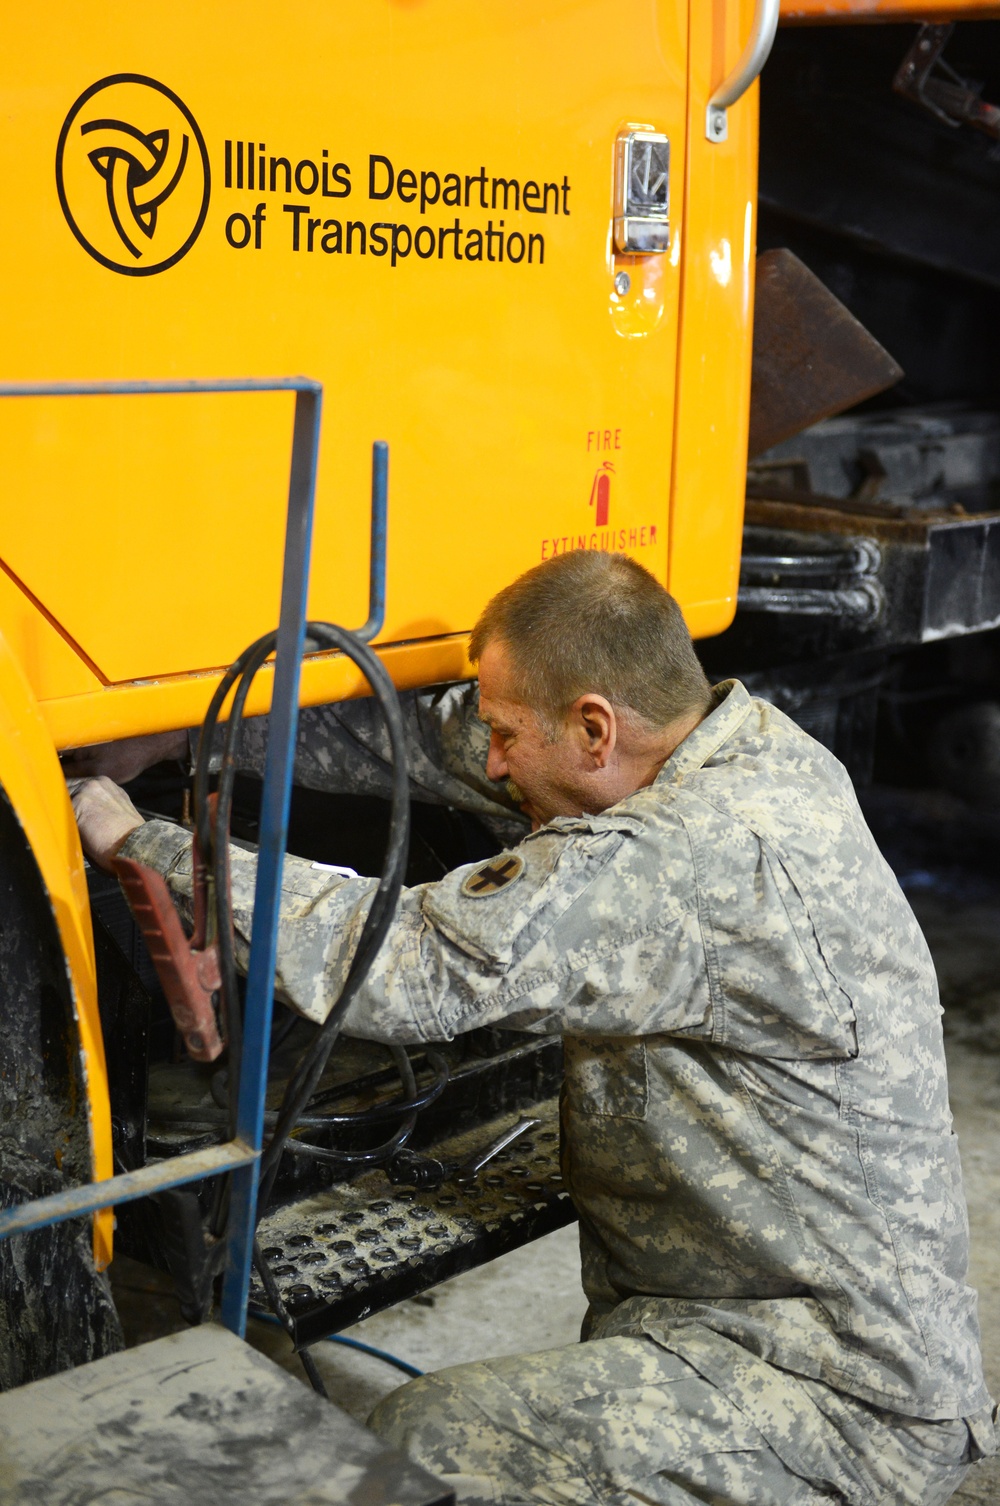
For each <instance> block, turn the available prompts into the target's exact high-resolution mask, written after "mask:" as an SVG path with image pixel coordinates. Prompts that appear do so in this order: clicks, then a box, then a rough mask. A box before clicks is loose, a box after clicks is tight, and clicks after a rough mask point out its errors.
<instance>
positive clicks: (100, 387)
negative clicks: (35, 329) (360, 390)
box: [0, 377, 323, 397]
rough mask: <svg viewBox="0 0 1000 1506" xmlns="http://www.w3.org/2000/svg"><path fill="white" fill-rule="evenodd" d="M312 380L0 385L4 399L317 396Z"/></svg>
mask: <svg viewBox="0 0 1000 1506" xmlns="http://www.w3.org/2000/svg"><path fill="white" fill-rule="evenodd" d="M322 391H323V384H322V382H316V381H313V379H312V378H311V377H192V378H190V380H188V379H184V380H173V379H170V378H167V379H164V380H163V381H150V382H130V381H122V382H118V381H107V382H0V397H123V396H125V397H127V396H129V395H130V394H131V395H132V396H142V395H143V394H148V395H150V396H152V395H157V394H160V393H168V392H316V393H320V392H322Z"/></svg>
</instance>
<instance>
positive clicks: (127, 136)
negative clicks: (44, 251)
mask: <svg viewBox="0 0 1000 1506" xmlns="http://www.w3.org/2000/svg"><path fill="white" fill-rule="evenodd" d="M56 187H57V189H58V191H59V202H60V204H61V205H62V211H63V214H64V215H65V216H66V220H67V222H68V224H69V227H70V229H71V230H72V232H73V234H74V235H75V236H76V238H77V240H78V241H79V242H80V245H81V246H83V248H84V250H85V251H89V252H90V254H91V256H92V257H94V259H95V260H96V261H99V262H100V263H101V265H102V266H103V267H109V268H110V269H111V271H112V272H124V273H125V274H126V276H129V277H149V276H151V275H152V274H153V273H154V272H165V271H166V269H167V268H168V267H172V266H173V265H174V263H175V262H178V261H180V259H181V257H182V256H184V255H186V253H187V252H188V251H190V249H191V247H192V246H193V245H194V243H195V241H196V240H197V238H198V234H199V232H200V230H201V227H202V225H203V224H204V223H205V215H206V214H207V212H208V199H209V193H210V190H211V176H210V172H209V166H208V151H207V149H206V147H205V140H204V137H203V136H202V134H201V131H200V130H199V129H198V123H197V121H196V120H195V118H194V116H193V115H192V114H191V111H190V110H189V109H188V108H187V106H186V105H185V104H183V103H182V101H181V100H180V99H178V97H177V95H176V94H175V93H174V92H173V90H172V89H168V88H167V87H166V85H165V84H158V83H157V82H156V80H155V79H153V78H146V77H144V76H143V75H142V74H141V73H116V74H114V75H112V77H110V78H102V79H100V80H99V82H98V83H96V84H91V86H90V88H89V89H85V90H84V92H83V93H82V94H81V95H80V98H79V99H78V100H77V101H76V104H75V105H74V106H73V108H72V109H71V110H70V112H69V114H68V115H67V116H66V119H65V121H64V122H63V128H62V130H61V131H60V133H59V145H58V146H57V148H56Z"/></svg>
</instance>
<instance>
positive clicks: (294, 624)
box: [222, 391, 322, 1338]
mask: <svg viewBox="0 0 1000 1506" xmlns="http://www.w3.org/2000/svg"><path fill="white" fill-rule="evenodd" d="M321 407H322V399H321V396H320V394H319V393H318V392H315V391H312V392H308V391H300V392H299V395H298V397H297V399H296V403H295V428H294V434H293V439H292V473H291V479H290V481H289V487H288V524H287V528H286V532H285V560H284V567H283V571H282V581H281V616H280V619H279V622H278V644H277V654H276V662H275V670H274V693H273V695H272V697H271V719H270V729H269V733H268V740H267V761H266V764H265V767H264V791H263V795H262V797H261V820H260V848H259V853H258V857H257V883H256V888H255V890H254V907H253V932H252V935H251V940H250V961H249V966H248V969H247V994H246V1007H245V1018H244V1026H243V1055H242V1062H241V1066H240V1086H239V1097H238V1099H237V1134H238V1135H239V1137H240V1138H241V1139H243V1140H245V1141H246V1142H247V1144H248V1145H251V1146H252V1147H253V1148H254V1150H259V1149H260V1147H261V1144H262V1142H263V1136H264V1095H265V1092H266V1090H267V1061H268V1042H269V1040H270V1035H271V1014H272V1008H273V1002H274V971H275V963H276V960H277V952H278V916H279V910H280V905H281V870H282V867H283V864H284V858H285V841H286V837H287V834H288V807H289V802H290V799H291V791H292V774H293V771H294V767H295V732H296V728H297V725H298V715H299V694H298V692H299V672H300V669H301V664H302V650H303V646H304V642H305V623H306V598H307V594H308V587H309V551H310V545H311V541H312V522H313V503H314V499H315V490H316V466H317V460H318V455H319V426H320V412H321ZM259 1174H260V1168H259V1165H258V1163H257V1161H254V1162H253V1163H252V1164H251V1165H249V1166H246V1167H244V1168H243V1169H242V1170H240V1171H237V1172H235V1173H234V1174H233V1181H232V1189H231V1197H230V1206H229V1231H228V1241H227V1247H226V1274H225V1278H224V1281H223V1286H222V1321H223V1323H224V1324H225V1325H226V1327H227V1328H230V1329H232V1331H233V1332H234V1333H236V1334H239V1336H240V1337H241V1338H242V1337H243V1336H244V1335H245V1333H246V1314H247V1300H248V1298H249V1295H250V1268H251V1264H252V1261H253V1239H254V1228H255V1225H256V1214H257V1186H258V1181H259Z"/></svg>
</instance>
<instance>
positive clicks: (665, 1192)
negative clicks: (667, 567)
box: [76, 554, 994, 1506]
mask: <svg viewBox="0 0 1000 1506" xmlns="http://www.w3.org/2000/svg"><path fill="white" fill-rule="evenodd" d="M657 634H661V635H662V636H663V640H664V644H665V645H666V647H665V648H664V650H663V652H662V653H661V652H660V651H659V649H658V648H657V646H656V639H657ZM571 640H572V643H571ZM563 645H566V648H565V650H564V649H563ZM625 648H627V649H628V652H625V651H624V650H625ZM473 649H474V651H475V654H476V657H478V658H479V660H480V686H481V703H480V707H479V710H480V713H481V715H482V716H483V717H485V718H487V719H488V720H489V721H490V723H491V724H492V725H491V729H490V731H489V733H487V732H486V730H485V729H482V724H481V723H479V722H478V721H477V720H476V719H475V707H476V702H475V694H474V687H473V688H471V689H470V688H456V689H452V690H450V691H448V692H446V693H444V694H443V695H438V696H437V697H424V698H416V699H414V700H413V701H412V702H411V705H410V711H409V715H410V718H411V721H410V731H411V741H412V742H413V743H414V745H415V751H419V752H420V753H421V757H422V758H423V764H417V765H416V767H417V773H418V779H420V778H421V777H424V782H425V786H426V783H427V778H428V777H429V776H426V775H422V774H421V770H423V769H424V765H426V766H427V767H433V768H436V769H437V770H438V771H439V773H438V775H437V777H438V778H440V779H443V780H444V781H446V782H447V781H451V782H452V783H451V784H447V783H446V785H442V786H440V787H439V788H438V791H437V793H438V796H439V798H444V799H449V798H451V790H452V784H454V783H461V784H464V785H471V786H472V792H471V795H469V793H468V790H467V792H466V793H467V796H468V799H470V800H471V801H472V803H473V808H478V806H477V805H476V802H485V801H488V800H490V797H491V790H496V789H497V788H498V787H500V785H499V783H497V784H493V785H492V786H491V784H490V783H488V782H487V780H485V779H484V778H483V767H484V763H485V769H486V774H487V775H488V776H489V779H490V780H493V781H498V782H502V781H503V780H504V779H513V780H516V781H517V785H518V786H519V788H517V787H515V789H514V790H513V794H514V795H515V796H517V797H518V799H519V803H520V804H521V806H522V809H523V810H525V811H526V813H527V814H528V815H529V817H531V818H532V825H533V830H532V831H531V832H530V833H529V834H528V835H526V836H525V837H524V838H523V840H521V841H520V842H518V843H517V844H516V845H514V846H512V847H511V849H510V850H509V851H508V852H506V853H504V854H503V855H502V856H501V857H500V858H497V859H493V860H491V862H490V863H489V864H482V863H480V864H474V865H470V866H469V867H466V868H461V869H458V870H457V871H455V872H454V873H451V874H449V875H448V876H447V877H446V878H444V879H442V880H441V881H440V882H438V883H433V884H425V885H421V886H419V887H418V888H414V889H410V890H408V891H405V892H404V894H403V897H402V900H401V903H400V907H399V911H398V914H397V917H396V919H395V922H394V925H393V927H392V929H391V931H390V934H389V937H388V939H387V942H386V944H385V946H384V947H383V950H382V952H381V954H380V956H379V958H378V959H377V961H376V964H375V966H374V968H373V970H372V972H371V973H370V975H369V977H368V980H367V982H366V984H365V986H364V989H363V991H362V993H361V994H360V996H359V997H358V999H357V1000H356V1002H355V1003H354V1004H353V1005H352V1007H351V1010H350V1013H349V1015H348V1017H347V1028H348V1029H350V1030H351V1031H352V1032H354V1033H356V1034H359V1035H363V1036H366V1037H369V1038H373V1039H378V1040H383V1041H403V1042H417V1041H435V1040H447V1039H450V1038H451V1037H453V1036H454V1035H456V1034H457V1033H459V1032H461V1031H463V1030H468V1029H471V1028H472V1027H473V1026H477V1025H485V1024H490V1023H501V1022H502V1023H503V1024H504V1025H505V1026H507V1027H510V1028H514V1029H520V1030H525V1031H538V1032H552V1031H559V1032H561V1033H562V1035H563V1038H564V1042H565V1055H566V1069H565V1089H564V1094H563V1134H564V1174H565V1178H566V1181H567V1184H568V1186H569V1188H570V1191H571V1193H572V1195H573V1199H574V1202H575V1204H576V1207H577V1209H578V1211H579V1215H580V1233H581V1247H582V1253H583V1280H584V1286H585V1289H586V1292H587V1295H588V1297H589V1299H590V1310H589V1313H588V1317H587V1321H586V1325H585V1338H586V1340H587V1342H585V1343H583V1344H580V1345H574V1346H571V1347H570V1348H568V1349H557V1350H554V1351H550V1352H548V1353H543V1354H536V1355H527V1356H518V1357H515V1358H510V1359H502V1360H496V1361H489V1362H485V1363H479V1364H474V1365H465V1366H461V1367H459V1368H457V1369H454V1370H446V1371H444V1372H442V1373H439V1374H437V1375H433V1376H428V1377H426V1378H424V1379H422V1380H419V1381H415V1382H413V1383H411V1384H410V1385H407V1386H404V1387H402V1388H401V1389H400V1390H399V1391H397V1392H396V1393H394V1394H393V1395H392V1396H390V1397H389V1398H388V1399H387V1400H386V1401H385V1402H383V1403H382V1404H381V1405H380V1406H379V1407H378V1408H377V1410H376V1412H375V1414H374V1416H373V1418H372V1425H373V1426H374V1427H375V1428H376V1429H377V1430H378V1431H379V1432H380V1433H382V1434H383V1435H384V1436H385V1437H386V1438H388V1439H389V1440H391V1441H392V1442H394V1443H396V1444H398V1445H399V1446H400V1447H402V1448H404V1449H406V1450H407V1451H408V1452H409V1453H410V1454H412V1455H413V1456H414V1457H416V1458H417V1459H419V1460H420V1461H421V1462H422V1463H423V1464H425V1465H426V1466H427V1467H428V1468H429V1469H431V1470H432V1471H433V1472H434V1473H436V1474H437V1475H438V1476H439V1477H440V1478H441V1479H442V1480H443V1481H445V1482H446V1483H448V1484H450V1485H451V1486H453V1487H454V1488H455V1489H456V1491H457V1494H458V1498H459V1500H460V1501H462V1502H469V1503H484V1506H485V1503H487V1502H502V1503H510V1506H513V1503H529V1502H544V1503H553V1506H555V1503H559V1506H569V1503H578V1502H595V1503H596V1502H600V1503H606V1502H616V1503H617V1502H619V1501H620V1502H622V1503H624V1502H625V1501H634V1500H635V1499H636V1498H638V1499H641V1500H646V1501H651V1502H656V1503H665V1506H666V1503H670V1506H673V1503H688V1502H692V1501H702V1502H705V1501H712V1502H716V1503H734V1506H735V1503H746V1506H751V1503H752V1506H771V1503H773V1506H779V1503H780V1506H786V1503H794V1506H798V1503H803V1506H804V1503H818V1502H831V1501H832V1502H851V1503H859V1506H860V1503H864V1506H876V1503H883V1502H899V1503H907V1506H918V1503H921V1506H935V1503H939V1502H944V1501H946V1500H947V1499H948V1497H949V1496H950V1495H951V1494H952V1492H953V1491H954V1490H955V1488H956V1487H957V1486H958V1484H959V1483H960V1481H961V1480H962V1478H963V1476H964V1474H965V1471H966V1469H967V1467H968V1465H969V1464H970V1463H971V1462H972V1461H973V1460H975V1459H977V1458H981V1457H983V1456H984V1455H985V1454H987V1453H991V1452H992V1451H993V1449H994V1443H993V1427H992V1422H991V1410H990V1404H989V1398H988V1395H987V1392H986V1389H985V1385H984V1382H983V1377H982V1369H981V1362H980V1355H979V1342H978V1329H977V1322H976V1311H975V1308H976V1300H975V1294H974V1292H973V1291H972V1290H971V1289H970V1288H969V1287H968V1285H967V1284H966V1277H967V1255H968V1229H967V1223H966V1215H965V1207H964V1202H963V1196H962V1187H961V1172H960V1168H959V1163H958V1153H957V1147H956V1143H955V1140H954V1137H953V1134H952V1131H951V1119H950V1114H949V1110H948V1101H947V1082H946V1075H945V1064H944V1055H943V1050H942V1039H941V1027H940V1009H939V1005H938V999H937V990H936V985H935V979H934V970H933V966H932V963H931V959H930V956H929V954H928V951H927V947H926V944H925V942H924V940H923V937H922V936H921V934H920V931H919V928H918V927H917V924H916V921H915V920H914V917H913V915H912V913H911V911H910V909H909V906H908V905H907V903H906V900H905V898H904V896H903V894H902V892H901V891H900V889H899V887H898V885H897V883H896V881H895V879H894V877H893V875H892V873H891V872H890V870H889V868H888V866H887V865H886V863H885V862H884V860H883V858H882V857H881V855H880V853H879V852H878V850H877V848H876V846H875V844H874V842H873V840H872V838H871V835H870V833H869V832H868V830H867V827H866V826H865V823H864V820H863V818H862V815H861V812H860V810H859V808H858V805H857V801H856V799H855V796H854V792H853V790H852V788H851V785H850V781H849V780H848V778H847V776H846V774H845V772H844V770H843V768H842V767H841V766H840V764H838V763H837V761H836V759H834V758H833V757H832V756H831V754H830V753H828V752H827V751H826V750H825V749H824V748H822V747H821V746H820V745H819V744H817V743H816V742H814V741H813V740H812V739H811V738H810V737H808V736H807V735H806V734H805V733H804V732H802V731H801V730H800V729H799V728H797V727H796V726H795V725H794V723H792V722H791V721H790V720H789V719H788V718H787V717H785V716H783V715H782V714H781V713H780V712H778V711H776V710H775V709H774V708H773V707H772V706H769V705H768V704H767V703H765V702H762V701H759V700H755V699H754V698H752V697H751V696H750V695H748V694H747V692H746V690H745V689H744V688H743V687H742V686H741V685H740V684H739V683H737V682H729V683H727V684H724V685H720V686H717V687H716V688H715V689H714V690H712V691H710V690H709V688H708V686H707V684H706V682H705V681H704V679H703V677H702V676H701V671H700V669H699V668H698V666H697V661H696V659H695V658H694V655H693V652H692V650H691V646H690V641H689V640H688V639H687V637H686V633H685V632H684V629H683V625H682V624H681V622H680V618H679V613H678V612H677V609H676V606H675V605H674V604H673V603H672V602H671V601H670V598H669V597H667V596H666V593H665V592H663V591H662V589H661V588H660V587H659V586H657V585H656V584H655V583H654V582H653V581H652V580H651V578H650V577H648V576H646V575H645V572H642V571H641V570H640V569H639V567H638V566H636V565H634V564H632V563H631V562H630V561H627V560H625V559H623V558H621V557H607V556H599V555H585V554H576V555H569V556H565V557H562V558H560V559H557V560H555V561H553V562H551V563H550V564H548V565H546V566H542V567H538V568H537V569H536V570H534V571H530V572H529V573H528V575H527V576H524V577H522V578H521V580H520V581H518V582H515V583H514V585H513V586H511V587H509V588H507V591H506V592H502V593H501V594H500V597H498V598H496V599H495V600H494V602H493V603H491V604H490V606H489V607H488V608H487V610H486V612H485V613H484V617H483V619H482V620H481V622H480V625H479V627H478V628H477V631H476V634H475V635H474V638H473ZM563 659H565V660H566V663H562V660H563ZM630 659H631V668H630V665H629V660H630ZM567 665H568V667H567ZM637 666H638V668H639V670H640V675H639V676H637V675H636V672H635V671H636V667H637ZM588 668H589V672H588ZM643 673H644V674H646V675H647V676H648V678H649V679H650V680H651V681H654V682H656V683H654V684H653V687H652V690H650V687H649V685H648V684H646V685H644V684H643V683H642V680H641V675H642V674H643ZM666 681H669V682H670V684H669V686H668V689H667V691H666V692H664V695H665V697H666V699H664V698H663V696H661V697H660V699H659V700H657V696H658V695H660V692H661V691H662V688H663V684H664V682H666ZM560 687H561V688H560ZM651 697H652V699H651ZM355 715H356V716H357V718H358V720H357V722H356V723H353V722H352V717H351V714H350V713H349V712H345V709H344V708H340V710H339V711H331V710H329V709H328V710H326V711H325V712H323V713H320V714H317V716H316V717H314V718H313V723H314V728H315V725H317V724H321V723H324V722H325V724H326V726H327V727H328V729H330V728H331V725H332V724H333V723H336V726H334V727H333V728H332V730H333V731H334V733H335V734H336V729H337V727H339V728H340V729H341V731H342V732H344V735H345V736H348V737H350V736H354V737H355V738H356V745H357V746H363V747H364V749H365V758H366V760H367V765H366V766H367V767H368V771H369V776H371V777H374V774H375V773H377V771H378V761H379V758H380V757H382V756H383V755H384V752H385V749H384V747H383V746H382V744H381V741H380V734H379V733H378V732H377V730H376V723H375V722H374V720H373V719H372V717H373V713H372V712H371V710H370V708H368V709H366V710H364V711H362V712H359V713H355ZM345 716H346V720H345V719H344V718H345ZM304 726H305V727H307V728H308V726H309V719H308V718H306V719H305V721H304ZM352 727H353V731H352ZM359 728H360V731H359V730H358V729H359ZM477 729H481V730H477ZM487 738H488V743H487ZM337 745H338V736H337V735H334V737H333V738H332V739H330V740H329V741H328V743H327V748H326V752H324V751H323V750H322V749H321V748H320V747H319V746H318V745H316V744H313V743H311V746H310V750H309V751H308V752H307V753H306V754H305V755H304V757H303V760H302V762H303V764H304V765H308V764H309V760H310V758H311V759H312V760H314V763H315V760H319V761H320V762H322V760H323V759H324V758H326V759H327V760H328V769H327V777H328V780H329V783H330V784H331V785H336V786H337V787H343V782H344V778H343V776H344V771H343V770H338V769H337V768H335V767H334V765H335V763H336V761H337V758H338V757H339V754H337V753H335V751H332V750H334V749H335V747H336V746H337ZM474 746H478V749H479V753H478V754H477V755H476V758H475V759H474V760H473V767H472V768H471V769H470V768H469V767H468V762H467V760H468V756H469V753H468V750H469V749H470V748H472V747H474ZM482 755H485V758H484V760H483V762H479V758H480V757H481V756H482ZM311 782H314V783H315V782H321V781H319V780H318V776H317V775H316V773H315V766H314V768H313V778H312V780H311ZM76 800H77V807H78V813H79V816H80V821H81V831H82V833H83V836H84V841H85V845H86V846H87V847H88V849H89V850H90V851H91V852H92V853H93V854H94V855H95V857H97V858H98V860H103V861H106V860H107V858H108V855H109V853H110V852H111V851H112V850H113V849H114V848H116V847H118V846H120V845H121V843H122V836H123V833H124V832H126V831H127V832H128V833H129V834H128V835H127V838H126V840H125V841H124V845H123V846H121V850H122V851H123V852H124V853H125V854H126V855H127V856H129V857H132V858H136V859H138V860H140V861H142V862H146V863H149V864H151V865H152V866H153V867H155V868H157V869H159V870H160V871H161V872H162V873H164V874H165V875H166V877H167V880H168V883H169V884H170V886H171V888H172V890H173V892H174V894H175V895H176V896H177V897H178V899H179V901H180V902H181V904H182V905H183V904H184V903H185V901H187V900H188V899H189V896H190V855H189V844H188V838H187V836H186V834H185V833H184V832H182V831H179V830H178V829H177V828H175V827H172V826H170V825H169V824H167V823H164V822H157V821H153V822H148V823H146V824H145V825H142V824H137V823H138V817H137V815H135V813H134V812H133V813H132V814H131V815H129V813H128V811H126V810H125V809H124V805H123V804H122V802H125V797H124V796H121V799H120V801H119V803H118V804H117V805H115V797H114V794H113V787H111V792H109V791H108V789H107V786H106V784H105V785H102V784H101V783H91V784H85V785H83V786H82V788H81V790H80V791H79V792H78V794H77V797H76ZM126 803H127V802H126ZM112 806H115V815H116V819H117V822H118V824H117V825H116V824H115V820H114V819H112V815H111V807H112ZM497 814H499V815H501V816H504V815H505V814H509V813H504V812H503V811H501V810H499V809H498V810H497ZM102 822H103V823H104V824H103V825H102ZM232 858H233V900H234V912H235V920H236V926H237V930H238V933H239V937H240V943H239V944H240V948H241V952H242V955H243V957H244V959H245V956H246V949H247V939H248V936H249V920H250V915H251V911H252V904H253V883H254V859H253V857H252V856H251V855H250V854H247V853H245V852H243V851H238V850H234V852H233V855H232ZM373 890H374V882H373V881H372V880H368V879H350V880H343V879H341V878H339V877H336V876H332V875H330V874H329V873H325V872H318V871H317V870H315V869H314V868H313V867H312V866H311V865H310V864H308V863H304V862H300V861H298V860H296V859H291V858H290V859H288V860H287V862H286V866H285V877H284V900H283V912H282V925H281V929H280V942H279V958H278V986H279V989H280V991H281V995H282V997H284V998H285V999H287V1000H289V1001H290V1002H291V1003H292V1004H293V1005H294V1006H295V1007H296V1008H298V1009H299V1010H300V1011H301V1012H302V1013H303V1014H305V1015H307V1016H308V1017H309V1018H311V1019H315V1020H319V1019H322V1018H323V1017H324V1015H325V1013H326V1010H327V1009H328V1007H329V1003H330V1001H331V1000H332V999H333V998H335V997H336V996H337V994H338V992H339V989H340V987H341V984H342V982H343V979H344V976H345V973H346V968H347V965H348V962H349V960H350V957H351V955H352V953H353V949H354V946H355V945H356V941H357V937H358V935H359V932H360V927H361V925H362V922H363V918H364V915H365V913H366V909H367V905H368V903H369V902H370V897H371V894H372V892H373Z"/></svg>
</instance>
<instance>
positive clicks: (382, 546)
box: [356, 439, 389, 643]
mask: <svg viewBox="0 0 1000 1506" xmlns="http://www.w3.org/2000/svg"><path fill="white" fill-rule="evenodd" d="M388 529H389V446H388V445H387V444H386V442H385V440H384V439H376V441H375V443H374V444H373V445H372V526H371V563H370V565H369V570H368V621H367V622H366V623H365V625H364V627H361V628H358V630H357V634H356V636H357V637H358V638H360V639H361V641H362V643H371V641H372V639H373V638H377V637H378V635H379V633H380V632H381V631H382V628H383V626H384V624H385V570H386V541H387V538H388Z"/></svg>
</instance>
